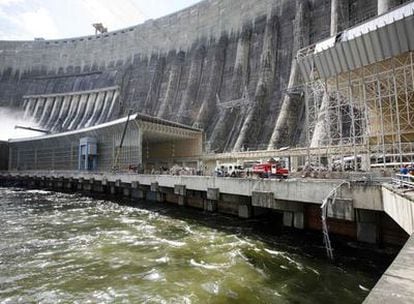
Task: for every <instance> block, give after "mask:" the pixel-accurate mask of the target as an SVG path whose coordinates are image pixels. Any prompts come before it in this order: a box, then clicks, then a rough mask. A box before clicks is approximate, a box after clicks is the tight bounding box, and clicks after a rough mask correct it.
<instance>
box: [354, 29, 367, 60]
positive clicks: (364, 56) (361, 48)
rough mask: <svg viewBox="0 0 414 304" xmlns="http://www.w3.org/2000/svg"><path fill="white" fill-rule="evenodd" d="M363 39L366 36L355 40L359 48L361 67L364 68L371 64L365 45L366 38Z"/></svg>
mask: <svg viewBox="0 0 414 304" xmlns="http://www.w3.org/2000/svg"><path fill="white" fill-rule="evenodd" d="M363 37H365V35H364V36H359V37H358V38H356V39H355V45H356V47H357V50H358V54H359V57H360V59H361V65H362V66H364V65H367V64H369V61H368V55H367V51H366V49H365V44H364V38H363Z"/></svg>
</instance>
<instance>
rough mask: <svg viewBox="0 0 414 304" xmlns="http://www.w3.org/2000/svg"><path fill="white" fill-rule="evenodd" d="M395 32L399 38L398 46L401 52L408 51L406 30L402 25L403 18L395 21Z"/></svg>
mask: <svg viewBox="0 0 414 304" xmlns="http://www.w3.org/2000/svg"><path fill="white" fill-rule="evenodd" d="M395 28H396V34H397V36H398V37H399V38H400V48H401V51H402V52H404V53H405V52H408V50H409V42H408V39H407V32H406V30H405V27H404V20H399V21H397V22H396V23H395ZM412 35H413V33H412Z"/></svg>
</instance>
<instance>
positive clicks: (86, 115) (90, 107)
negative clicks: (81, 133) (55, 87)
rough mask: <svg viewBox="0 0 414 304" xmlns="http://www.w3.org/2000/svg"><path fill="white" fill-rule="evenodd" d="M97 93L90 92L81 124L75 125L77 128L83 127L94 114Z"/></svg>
mask: <svg viewBox="0 0 414 304" xmlns="http://www.w3.org/2000/svg"><path fill="white" fill-rule="evenodd" d="M96 95H97V94H95V93H93V94H88V101H87V102H86V109H85V111H83V113H82V114H83V115H82V119H81V120H80V122H79V124H78V125H77V126H75V129H80V128H83V127H84V126H85V124H86V123H87V121H88V120H89V118H90V117H91V115H92V114H93V109H94V107H95V101H96Z"/></svg>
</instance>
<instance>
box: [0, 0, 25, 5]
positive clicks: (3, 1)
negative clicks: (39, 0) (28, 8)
mask: <svg viewBox="0 0 414 304" xmlns="http://www.w3.org/2000/svg"><path fill="white" fill-rule="evenodd" d="M23 2H24V0H0V6H9V5H12V4H13V5H14V4H18V3H23Z"/></svg>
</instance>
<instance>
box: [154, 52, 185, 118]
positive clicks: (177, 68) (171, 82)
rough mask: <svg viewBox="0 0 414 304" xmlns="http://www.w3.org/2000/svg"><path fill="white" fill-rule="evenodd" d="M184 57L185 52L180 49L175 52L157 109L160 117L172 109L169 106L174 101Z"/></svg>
mask: <svg viewBox="0 0 414 304" xmlns="http://www.w3.org/2000/svg"><path fill="white" fill-rule="evenodd" d="M184 59H185V53H184V52H182V51H180V52H178V53H177V54H176V58H175V59H174V62H173V63H172V64H171V68H170V72H169V76H168V83H167V90H166V93H165V96H164V99H163V100H162V102H161V104H160V107H159V109H158V114H157V116H158V117H160V118H166V116H167V114H168V113H169V112H170V111H171V110H172V109H171V108H170V107H171V105H172V104H173V103H174V101H175V97H176V96H177V92H178V87H179V84H180V78H181V74H182V70H183V63H184Z"/></svg>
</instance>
